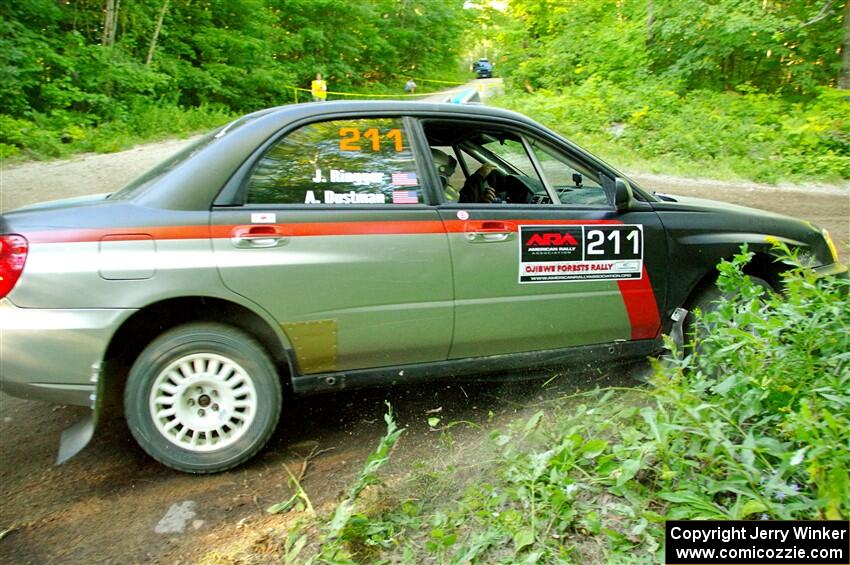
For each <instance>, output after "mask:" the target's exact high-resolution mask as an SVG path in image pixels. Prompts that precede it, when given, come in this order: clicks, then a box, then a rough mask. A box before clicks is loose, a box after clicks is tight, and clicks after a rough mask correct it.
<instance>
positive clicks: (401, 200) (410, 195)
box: [393, 190, 419, 204]
mask: <svg viewBox="0 0 850 565" xmlns="http://www.w3.org/2000/svg"><path fill="white" fill-rule="evenodd" d="M393 204H419V197H418V196H417V195H416V191H415V190H394V191H393Z"/></svg>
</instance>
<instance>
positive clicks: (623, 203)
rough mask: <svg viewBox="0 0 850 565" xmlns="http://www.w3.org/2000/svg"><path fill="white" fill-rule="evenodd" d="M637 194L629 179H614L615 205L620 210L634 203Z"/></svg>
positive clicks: (624, 209)
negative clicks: (633, 190)
mask: <svg viewBox="0 0 850 565" xmlns="http://www.w3.org/2000/svg"><path fill="white" fill-rule="evenodd" d="M634 201H635V195H634V193H633V192H632V185H630V184H629V181H627V180H626V179H623V178H616V179H614V206H616V208H617V211H618V212H624V211H626V210H628V209H630V208H631V207H632V204H634Z"/></svg>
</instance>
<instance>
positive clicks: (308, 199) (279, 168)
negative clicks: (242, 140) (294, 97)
mask: <svg viewBox="0 0 850 565" xmlns="http://www.w3.org/2000/svg"><path fill="white" fill-rule="evenodd" d="M246 201H247V203H249V204H308V205H315V206H323V205H327V204H399V205H405V204H417V203H420V202H422V190H421V188H420V186H419V177H418V175H417V169H416V162H415V160H414V158H413V153H412V152H411V150H410V146H409V145H408V135H407V131H406V130H405V127H404V124H403V122H402V120H401V119H395V118H393V119H363V120H336V121H329V122H319V123H314V124H309V125H306V126H304V127H302V128H299V129H297V130H295V131H294V132H291V133H290V134H289V135H287V136H286V137H284V138H283V139H281V140H280V141H278V142H277V143H276V144H275V145H273V146H272V147H271V149H269V150H268V152H267V153H266V154H265V155H263V157H262V158H261V159H260V161H259V163H257V165H256V166H255V167H254V170H253V171H252V172H251V175H250V177H249V179H248V182H247V199H246Z"/></svg>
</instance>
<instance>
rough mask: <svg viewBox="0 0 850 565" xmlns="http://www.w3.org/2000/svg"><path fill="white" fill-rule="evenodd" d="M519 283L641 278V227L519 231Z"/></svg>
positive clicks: (576, 226)
mask: <svg viewBox="0 0 850 565" xmlns="http://www.w3.org/2000/svg"><path fill="white" fill-rule="evenodd" d="M519 232H520V233H519V235H520V237H519V246H520V248H519V254H520V257H519V282H520V284H525V283H553V282H572V281H599V280H629V279H640V278H641V277H642V276H643V226H642V225H640V224H634V225H625V224H616V225H595V224H594V225H575V226H520V227H519Z"/></svg>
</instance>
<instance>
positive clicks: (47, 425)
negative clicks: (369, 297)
mask: <svg viewBox="0 0 850 565" xmlns="http://www.w3.org/2000/svg"><path fill="white" fill-rule="evenodd" d="M184 143H186V141H185V140H182V141H168V142H164V143H158V144H152V145H147V146H141V147H138V148H135V149H133V150H130V151H125V152H122V153H117V154H112V155H87V156H82V157H77V158H75V159H72V160H69V161H62V162H48V163H30V164H25V165H21V166H15V167H7V168H5V169H3V170H2V171H0V211H5V210H10V209H13V208H16V207H18V206H22V205H25V204H28V203H33V202H39V201H43V200H49V199H54V198H61V197H69V196H76V195H82V194H90V193H98V192H108V191H111V190H114V189H115V188H117V187H119V186H120V185H122V184H123V183H124V182H126V181H127V180H129V179H130V178H132V177H133V176H135V175H137V174H138V173H139V172H141V171H142V170H144V169H146V168H148V167H149V166H152V165H153V164H155V163H156V162H158V161H160V160H161V159H162V158H164V157H166V156H167V155H168V154H170V153H172V152H174V151H176V150H177V149H178V148H180V147H181V146H182V145H183V144H184ZM635 176H636V177H637V179H638V180H639V181H640V182H641V183H642V184H643V185H644V186H645V187H646V188H649V189H652V190H659V191H663V192H670V193H679V194H688V195H694V196H701V197H707V198H713V199H717V200H723V201H727V202H733V203H737V204H744V205H749V206H754V207H760V208H764V209H768V210H773V211H776V212H780V213H785V214H789V215H794V216H798V217H802V218H805V219H808V220H811V221H813V222H815V223H817V224H819V225H822V226H825V227H828V228H829V229H830V230H831V231H832V233H833V235H834V236H835V238H836V240H841V241H847V240H848V239H850V196H848V193H850V187H847V186H845V187H823V186H810V187H781V188H776V187H769V186H764V185H755V184H732V183H721V182H714V181H703V180H692V179H678V178H672V177H661V176H657V175H655V176H653V175H635ZM842 252H843V253H844V259H845V260H846V259H847V255H846V253H847V249H846V247H843V248H842ZM615 375H617V371H609V372H608V373H606V374H605V375H603V376H602V377H596V378H591V377H589V376H587V375H576V376H573V377H572V379H563V380H561V381H558V382H556V383H554V385H553V386H550V387H548V388H547V389H546V390H542V389H541V388H540V383H536V384H534V385H529V384H528V383H525V384H523V383H519V384H517V383H514V384H469V383H468V384H463V385H458V384H455V385H452V386H446V385H437V384H434V385H424V386H419V387H410V388H405V389H379V390H375V391H370V392H362V393H356V394H351V393H348V394H340V395H332V396H324V397H315V398H307V399H299V400H294V401H291V402H290V403H288V405H287V409H286V410H285V411H284V416H283V418H282V421H281V425H280V429H279V430H278V433H277V434H276V436H275V438H274V439H273V440H272V442H271V444H270V446H269V447H268V448H267V449H265V450H264V451H263V452H262V453H261V455H260V456H259V457H257V458H256V459H255V460H254V461H252V462H251V463H249V464H248V465H246V466H244V467H242V468H240V469H238V470H236V471H231V472H228V473H223V474H221V475H217V476H212V477H191V476H186V475H181V474H179V473H175V472H171V471H169V470H167V469H165V468H163V467H161V466H160V465H158V464H156V463H154V462H153V461H152V460H150V459H149V458H147V457H146V456H145V455H144V454H143V453H142V452H141V450H140V449H139V448H138V447H136V446H135V444H134V443H133V441H132V439H131V438H130V435H129V433H128V432H127V431H126V429H125V428H124V427H123V422H121V421H120V420H112V421H108V422H106V425H105V426H104V427H103V428H102V429H101V430H100V433H98V434H97V436H96V438H95V440H94V441H93V443H92V445H90V446H89V447H88V448H87V449H86V450H85V451H84V452H83V453H82V454H80V455H79V456H78V457H76V458H74V459H72V460H71V461H70V462H69V463H67V464H66V465H64V466H62V467H54V466H52V461H53V458H54V457H55V449H56V446H57V443H58V439H59V435H60V433H61V430H62V429H64V428H65V427H67V426H68V425H70V424H71V423H72V422H73V421H74V420H75V419H76V418H77V417H78V416H79V415H81V414H82V413H83V412H84V411H83V409H78V408H71V407H51V406H48V405H44V404H40V403H34V402H26V401H22V400H17V399H13V398H10V397H8V396H3V395H0V499H2V500H3V504H2V506H0V562H3V563H28V562H31V563H48V562H55V563H66V562H74V563H95V562H120V563H131V562H150V561H154V562H168V563H172V562H178V561H179V562H195V561H199V560H206V561H208V562H219V561H223V562H227V559H229V558H230V557H232V556H233V555H235V554H236V553H238V549H239V548H244V549H245V550H247V551H248V552H249V553H253V554H254V555H256V556H257V557H258V559H260V560H262V556H263V555H272V554H273V553H274V551H275V548H276V544H277V541H276V537H275V536H276V535H278V534H279V532H280V531H282V529H285V526H286V523H287V520H288V518H287V517H286V516H283V517H281V516H269V515H267V514H265V513H264V512H263V510H264V509H265V508H266V507H267V506H269V505H270V504H273V503H275V502H279V501H281V500H285V499H287V498H289V496H290V495H291V492H292V491H291V489H290V488H289V486H288V485H287V475H286V471H285V470H284V468H283V465H284V464H286V465H287V466H288V467H289V468H290V469H291V470H292V471H293V472H295V473H298V472H299V470H300V469H301V466H302V463H303V461H304V460H305V457H307V456H308V455H309V454H310V453H311V451H314V450H315V451H316V452H318V453H319V454H318V455H317V456H316V457H315V458H314V459H313V460H312V462H311V463H310V464H309V465H308V466H307V467H306V471H305V476H304V481H303V483H304V487H305V489H306V491H307V492H308V493H309V494H310V496H311V497H312V498H313V503H314V504H316V505H317V506H318V507H323V506H326V505H327V504H330V503H331V502H332V501H333V500H335V499H336V498H337V497H338V495H339V494H340V492H341V491H342V490H343V489H344V488H345V487H346V485H347V484H348V482H349V481H350V479H351V478H352V477H353V476H354V475H355V474H356V472H357V471H358V470H359V468H360V466H361V465H362V461H363V460H364V458H365V457H366V455H367V454H368V452H369V450H370V449H372V447H373V446H374V445H375V443H376V442H377V439H378V438H379V437H380V435H381V433H382V432H383V430H384V425H383V421H382V415H383V412H384V404H383V401H384V399H385V398H386V399H391V400H392V402H393V405H394V407H395V408H396V410H397V413H398V416H399V420H400V422H401V424H402V425H405V426H408V427H409V431H408V433H407V434H406V436H405V437H404V438H403V440H402V442H401V444H400V446H399V449H398V450H397V452H396V454H395V455H394V461H395V463H394V465H395V467H396V468H397V469H398V468H404V467H405V466H407V467H408V468H409V466H410V465H411V464H412V463H415V462H416V461H421V460H431V461H433V460H434V458H438V459H439V458H441V457H450V456H452V454H454V455H453V456H458V455H460V456H463V454H464V453H467V454H468V457H470V458H472V457H474V453H475V451H474V450H475V447H476V445H477V444H478V443H479V442H481V441H483V439H482V438H484V437H486V432H482V431H476V430H469V429H465V428H462V427H459V428H455V432H454V441H455V447H454V449H450V450H447V449H446V448H445V438H443V439H441V436H440V434H439V433H436V432H433V431H430V430H429V428H428V425H427V422H426V421H427V417H428V415H429V414H427V411H429V410H433V409H437V408H441V409H442V411H441V412H440V414H439V415H440V416H441V417H442V418H443V421H445V422H447V421H451V420H468V421H471V422H475V423H476V424H480V425H483V426H488V425H490V426H498V425H500V424H503V423H505V422H506V421H508V420H510V419H511V418H512V417H514V416H515V415H516V414H517V412H518V411H522V410H523V407H524V406H526V405H528V404H530V403H534V402H535V401H537V400H538V399H540V398H542V397H543V396H547V397H548V396H551V395H553V394H557V392H558V391H563V390H565V389H569V388H571V387H572V386H574V383H578V382H581V383H584V386H587V383H591V382H596V383H599V382H605V383H606V384H610V383H611V382H612V380H613V381H617V380H618V379H619V380H622V379H626V377H624V376H622V375H619V376H615ZM491 412H492V415H490V413H491ZM458 446H460V447H458ZM175 505H176V506H175ZM181 516H182V517H181ZM181 528H182V530H181ZM269 529H273V532H274V533H269Z"/></svg>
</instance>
